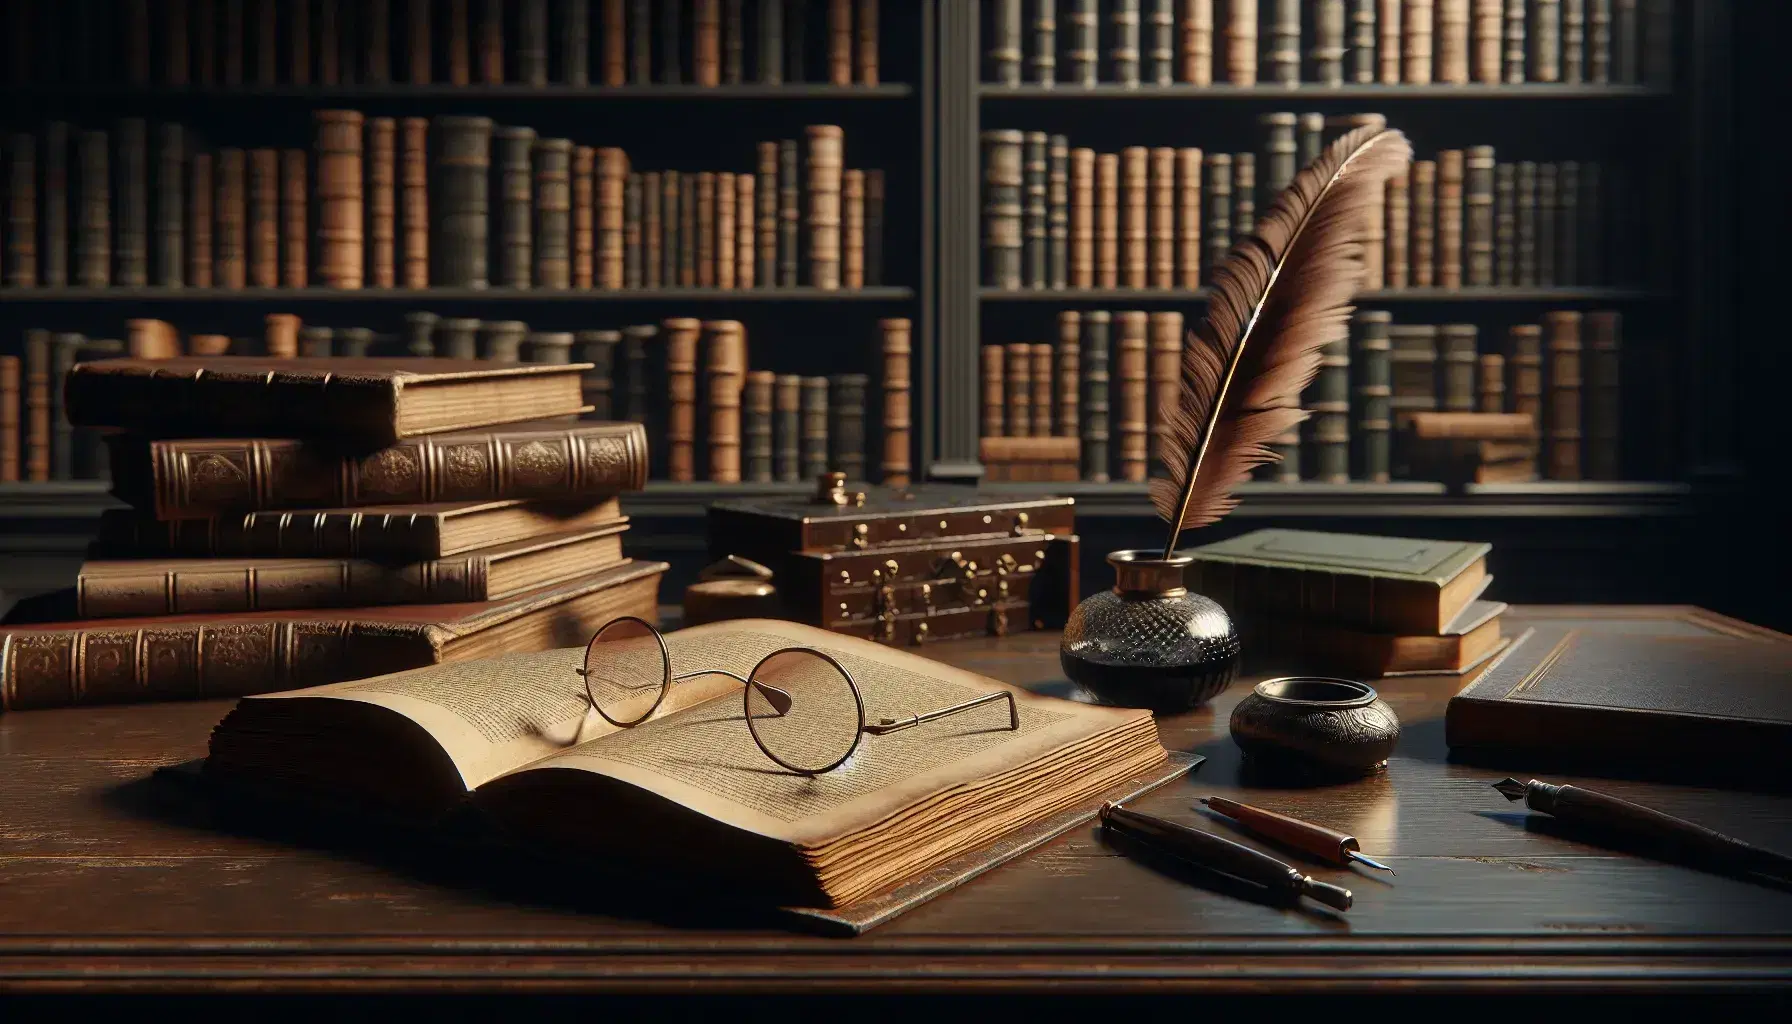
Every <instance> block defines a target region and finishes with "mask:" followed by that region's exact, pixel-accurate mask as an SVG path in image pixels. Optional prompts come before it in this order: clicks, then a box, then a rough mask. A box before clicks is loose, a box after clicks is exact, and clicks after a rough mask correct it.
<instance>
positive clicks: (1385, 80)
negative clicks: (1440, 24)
mask: <svg viewBox="0 0 1792 1024" xmlns="http://www.w3.org/2000/svg"><path fill="white" fill-rule="evenodd" d="M1519 2H1520V3H1523V2H1524V0H1519ZM1403 3H1404V0H1376V4H1375V66H1376V69H1377V74H1376V80H1377V81H1379V82H1380V83H1381V84H1382V85H1399V84H1400V81H1401V78H1402V75H1401V73H1400V72H1401V57H1402V55H1403V53H1404V49H1403V47H1402V45H1401V38H1402V34H1401V24H1400V12H1401V8H1402V6H1403Z"/></svg>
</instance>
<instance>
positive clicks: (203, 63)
mask: <svg viewBox="0 0 1792 1024" xmlns="http://www.w3.org/2000/svg"><path fill="white" fill-rule="evenodd" d="M217 6H218V5H217V2H216V0H193V13H192V20H191V21H190V22H189V24H190V25H191V26H192V31H193V84H194V85H198V86H206V87H209V86H213V85H217V84H218V12H217ZM330 6H331V4H330V2H329V0H325V2H324V7H325V8H326V9H328V8H329V7H330Z"/></svg>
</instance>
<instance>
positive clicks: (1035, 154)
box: [1021, 132, 1047, 288]
mask: <svg viewBox="0 0 1792 1024" xmlns="http://www.w3.org/2000/svg"><path fill="white" fill-rule="evenodd" d="M1023 140H1024V141H1023V143H1022V148H1021V154H1022V157H1021V182H1022V188H1021V283H1022V285H1024V286H1025V287H1027V288H1044V287H1045V256H1046V253H1045V244H1046V209H1047V207H1046V171H1047V163H1046V143H1047V136H1046V134H1045V133H1044V132H1026V133H1024V134H1023Z"/></svg>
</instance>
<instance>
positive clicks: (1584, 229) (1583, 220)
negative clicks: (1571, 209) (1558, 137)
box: [1576, 163, 1608, 284]
mask: <svg viewBox="0 0 1792 1024" xmlns="http://www.w3.org/2000/svg"><path fill="white" fill-rule="evenodd" d="M1604 174H1605V172H1604V170H1603V168H1601V167H1600V165H1599V164H1597V163H1583V164H1581V165H1580V189H1579V193H1580V198H1579V206H1580V225H1579V227H1578V229H1577V230H1578V233H1579V250H1580V263H1579V265H1578V269H1577V270H1576V273H1577V274H1578V277H1577V280H1578V281H1579V282H1580V283H1581V284H1603V283H1605V282H1606V281H1607V280H1608V275H1607V273H1606V266H1605V238H1604V231H1603V225H1604V218H1603V216H1602V210H1603V203H1604V185H1603V178H1604Z"/></svg>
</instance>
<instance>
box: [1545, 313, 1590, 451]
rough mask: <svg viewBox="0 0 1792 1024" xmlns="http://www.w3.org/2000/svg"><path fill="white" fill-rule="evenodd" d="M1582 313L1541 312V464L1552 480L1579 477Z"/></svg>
mask: <svg viewBox="0 0 1792 1024" xmlns="http://www.w3.org/2000/svg"><path fill="white" fill-rule="evenodd" d="M1580 321H1581V315H1580V314H1579V313H1576V312H1571V311H1561V310H1558V311H1554V312H1550V313H1545V314H1543V322H1544V325H1545V329H1546V330H1547V331H1548V334H1549V338H1548V352H1549V362H1548V367H1547V376H1546V380H1545V387H1546V388H1547V390H1548V396H1549V401H1548V404H1547V405H1546V406H1545V407H1544V424H1543V440H1544V447H1545V458H1544V466H1545V469H1546V471H1547V473H1548V476H1549V479H1551V480H1579V479H1581V461H1580V447H1581V407H1580V401H1581V397H1580V390H1581V366H1580V363H1581V338H1580Z"/></svg>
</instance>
